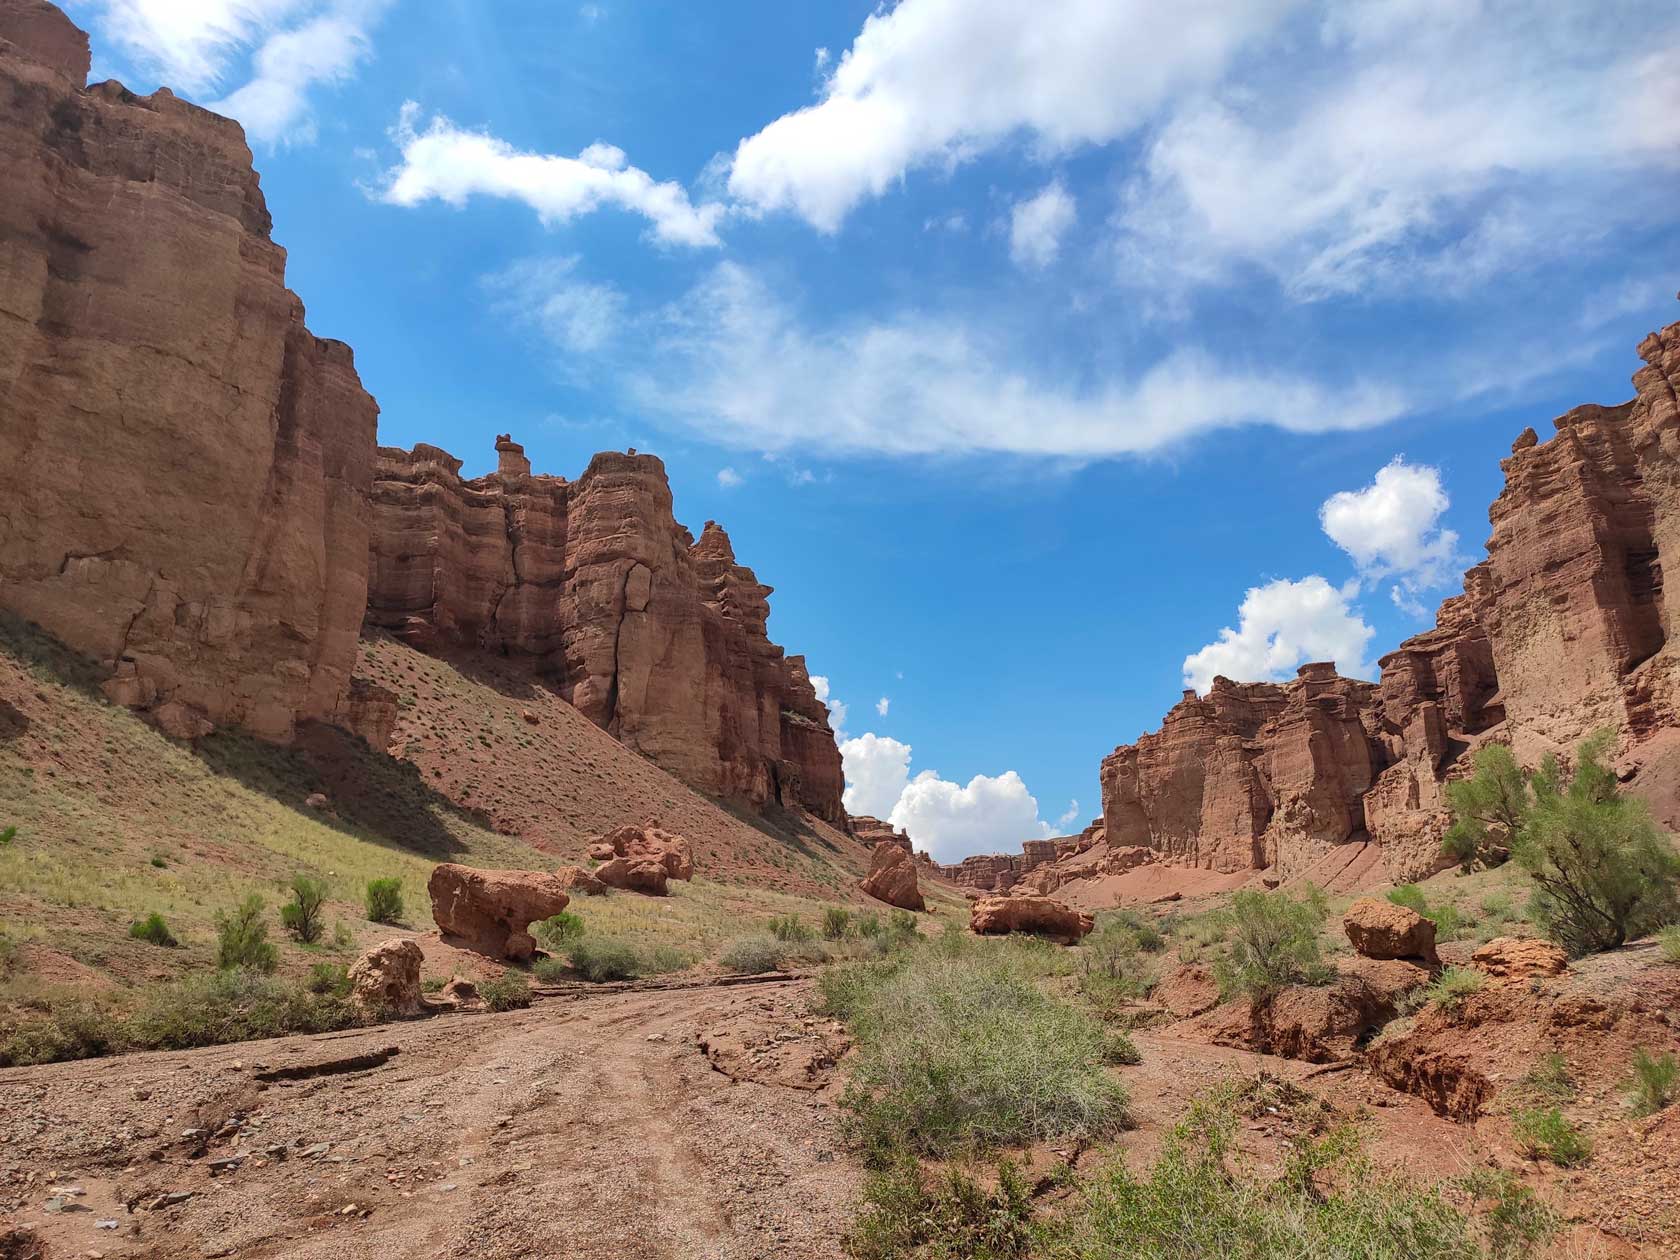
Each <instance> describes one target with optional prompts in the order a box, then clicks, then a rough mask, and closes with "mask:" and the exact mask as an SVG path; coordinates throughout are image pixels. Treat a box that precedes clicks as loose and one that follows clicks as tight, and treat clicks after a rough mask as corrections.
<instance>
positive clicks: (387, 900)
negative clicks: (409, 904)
mask: <svg viewBox="0 0 1680 1260" xmlns="http://www.w3.org/2000/svg"><path fill="white" fill-rule="evenodd" d="M365 899H366V904H367V917H368V922H369V923H400V922H401V921H402V914H403V894H402V880H400V879H398V878H397V877H396V876H394V875H392V876H388V877H386V878H384V879H370V880H368V882H367V892H366V898H365Z"/></svg>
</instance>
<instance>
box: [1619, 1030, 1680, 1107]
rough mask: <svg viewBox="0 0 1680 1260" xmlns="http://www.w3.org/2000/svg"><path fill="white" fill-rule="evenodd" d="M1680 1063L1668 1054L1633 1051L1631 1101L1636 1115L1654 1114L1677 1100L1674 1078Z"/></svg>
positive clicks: (1641, 1048)
mask: <svg viewBox="0 0 1680 1260" xmlns="http://www.w3.org/2000/svg"><path fill="white" fill-rule="evenodd" d="M1677 1076H1680V1063H1677V1062H1676V1061H1675V1058H1674V1056H1673V1055H1672V1054H1670V1053H1669V1052H1668V1051H1666V1050H1665V1051H1663V1052H1662V1053H1661V1054H1656V1055H1653V1054H1652V1053H1651V1052H1650V1051H1649V1050H1647V1049H1645V1047H1644V1046H1641V1047H1639V1049H1637V1050H1635V1051H1634V1052H1633V1079H1632V1082H1631V1085H1630V1088H1629V1098H1630V1101H1631V1102H1632V1104H1633V1114H1634V1115H1636V1116H1650V1115H1655V1114H1656V1113H1657V1112H1659V1111H1661V1110H1662V1109H1663V1108H1664V1107H1666V1106H1668V1104H1669V1103H1671V1102H1673V1101H1674V1092H1675V1091H1674V1085H1675V1078H1676V1077H1677Z"/></svg>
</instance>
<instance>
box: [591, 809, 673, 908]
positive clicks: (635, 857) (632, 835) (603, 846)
mask: <svg viewBox="0 0 1680 1260" xmlns="http://www.w3.org/2000/svg"><path fill="white" fill-rule="evenodd" d="M589 856H590V857H592V858H595V859H596V860H597V861H600V862H610V861H612V860H613V859H614V858H624V859H625V860H626V861H627V862H629V863H631V864H632V865H634V864H635V863H637V862H658V863H659V865H661V866H663V867H664V868H665V873H666V874H667V875H668V876H670V877H671V878H672V879H693V878H694V848H693V846H692V845H690V844H689V842H688V837H687V836H682V835H678V834H677V833H676V832H674V831H666V830H665V829H664V828H663V827H661V826H660V825H659V820H658V819H657V818H650V819H648V820H647V821H646V822H644V823H642V824H641V825H640V826H635V825H631V826H625V827H618V828H615V829H614V830H612V831H609V832H608V833H607V834H606V835H604V836H602V837H601V838H600V839H599V840H597V841H595V843H594V844H592V845H590V846H589ZM596 874H600V872H598V871H597V872H596ZM607 882H608V883H609V884H610V883H612V881H611V880H608V881H607ZM613 886H614V887H619V888H622V887H624V885H622V884H617V885H613ZM660 891H661V892H663V891H664V889H663V888H661V889H660Z"/></svg>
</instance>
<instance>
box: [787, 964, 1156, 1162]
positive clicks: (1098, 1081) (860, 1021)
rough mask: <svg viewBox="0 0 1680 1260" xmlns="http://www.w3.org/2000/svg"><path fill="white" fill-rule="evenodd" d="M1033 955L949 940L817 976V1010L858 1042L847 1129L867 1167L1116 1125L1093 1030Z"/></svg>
mask: <svg viewBox="0 0 1680 1260" xmlns="http://www.w3.org/2000/svg"><path fill="white" fill-rule="evenodd" d="M1030 954H1031V951H1029V950H1025V949H1023V948H1022V947H1021V946H1020V945H1018V944H1017V943H1016V942H1014V941H1008V942H995V943H994V942H979V941H975V940H972V939H969V938H968V937H966V936H965V935H964V934H962V933H957V932H952V933H946V934H945V935H944V936H942V937H940V938H938V939H937V940H934V941H931V942H928V943H926V944H923V945H920V946H918V947H916V948H914V949H907V950H904V951H901V952H899V953H897V954H895V955H893V956H892V957H890V958H888V959H885V960H881V961H875V962H863V963H851V964H847V965H845V966H840V967H834V968H831V969H829V970H828V971H826V972H824V973H823V975H822V977H821V979H820V986H821V993H822V1004H823V1009H824V1010H826V1011H827V1012H829V1013H830V1014H833V1015H836V1016H838V1017H839V1018H841V1019H843V1020H845V1021H846V1023H847V1024H848V1025H849V1026H850V1028H851V1030H852V1033H853V1035H854V1037H856V1039H857V1043H858V1049H859V1054H858V1059H857V1063H856V1065H855V1068H854V1071H853V1077H852V1081H851V1083H850V1085H849V1086H848V1088H847V1090H846V1094H845V1098H844V1103H845V1106H846V1108H847V1110H848V1112H849V1118H848V1123H847V1130H848V1133H849V1135H850V1136H851V1138H852V1139H853V1140H854V1141H855V1142H856V1144H857V1145H858V1146H859V1147H860V1148H861V1150H862V1152H863V1154H864V1157H865V1159H866V1160H867V1161H868V1162H869V1163H870V1164H871V1165H872V1166H874V1167H877V1168H884V1167H888V1166H890V1165H891V1164H892V1163H893V1162H894V1161H895V1160H897V1159H898V1158H899V1157H900V1156H901V1155H902V1154H903V1153H905V1152H911V1153H915V1154H926V1155H936V1156H937V1155H948V1154H951V1153H953V1152H955V1151H958V1150H965V1149H968V1150H984V1149H987V1148H992V1147H997V1146H1004V1145H1009V1144H1012V1143H1017V1142H1025V1141H1033V1140H1038V1139H1052V1138H1082V1137H1093V1136H1097V1135H1101V1134H1107V1133H1111V1132H1113V1131H1114V1130H1115V1129H1116V1128H1118V1127H1119V1125H1120V1123H1121V1121H1122V1119H1123V1117H1124V1114H1125V1107H1126V1094H1125V1091H1124V1090H1123V1089H1122V1088H1121V1087H1120V1086H1119V1084H1118V1083H1116V1082H1115V1081H1113V1080H1112V1079H1110V1078H1109V1077H1108V1076H1107V1075H1106V1074H1105V1073H1104V1072H1103V1071H1102V1067H1101V1065H1102V1062H1103V1059H1104V1055H1105V1051H1106V1044H1107V1038H1106V1035H1105V1031H1104V1029H1103V1027H1102V1025H1101V1024H1100V1023H1099V1022H1098V1021H1097V1020H1096V1019H1094V1018H1093V1017H1092V1016H1090V1015H1089V1014H1087V1013H1086V1012H1084V1011H1082V1010H1080V1009H1078V1008H1076V1007H1074V1006H1071V1005H1069V1004H1068V1003H1066V1002H1063V1001H1061V1000H1060V999H1058V998H1055V997H1053V996H1051V995H1050V994H1048V993H1046V992H1045V991H1044V990H1043V989H1042V988H1041V987H1040V986H1039V984H1038V983H1037V972H1036V965H1035V963H1034V961H1033V959H1032V958H1031V957H1030Z"/></svg>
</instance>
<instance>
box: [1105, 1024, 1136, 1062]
mask: <svg viewBox="0 0 1680 1260" xmlns="http://www.w3.org/2000/svg"><path fill="white" fill-rule="evenodd" d="M1103 1062H1104V1063H1112V1064H1117V1065H1119V1066H1121V1067H1136V1066H1137V1065H1138V1064H1139V1063H1142V1062H1143V1052H1142V1051H1140V1050H1139V1049H1138V1048H1137V1042H1135V1041H1133V1040H1132V1038H1131V1035H1130V1034H1128V1033H1124V1032H1119V1031H1111V1032H1110V1033H1109V1034H1108V1036H1107V1038H1106V1039H1105V1040H1104V1041H1103Z"/></svg>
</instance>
